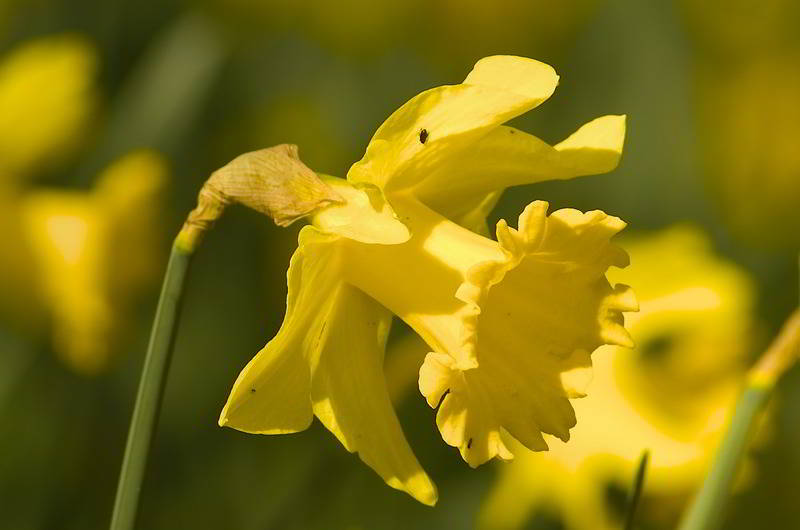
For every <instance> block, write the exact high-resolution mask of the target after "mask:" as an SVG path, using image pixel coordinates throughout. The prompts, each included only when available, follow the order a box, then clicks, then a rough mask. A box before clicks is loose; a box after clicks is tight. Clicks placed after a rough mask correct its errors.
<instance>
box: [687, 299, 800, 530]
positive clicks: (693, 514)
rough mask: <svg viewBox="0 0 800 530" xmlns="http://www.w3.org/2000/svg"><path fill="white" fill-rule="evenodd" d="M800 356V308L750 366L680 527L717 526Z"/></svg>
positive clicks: (710, 528) (711, 528)
mask: <svg viewBox="0 0 800 530" xmlns="http://www.w3.org/2000/svg"><path fill="white" fill-rule="evenodd" d="M798 356H800V309H796V310H795V311H794V313H792V315H791V316H790V317H789V319H788V320H787V321H786V323H785V324H784V326H783V328H782V329H781V331H780V333H779V334H778V336H777V337H776V338H775V340H774V341H773V343H772V344H771V345H770V347H769V348H768V349H767V351H766V352H765V353H764V355H763V356H762V357H761V358H760V359H759V360H758V362H757V363H756V365H755V366H754V367H753V368H752V369H751V370H750V372H749V374H748V377H747V383H746V386H745V389H744V392H742V395H741V397H740V398H739V403H738V404H737V406H736V412H735V414H734V417H733V420H732V421H731V425H730V427H729V429H728V432H727V434H726V435H725V438H724V439H723V440H722V444H721V446H720V448H719V451H718V452H717V456H716V459H715V460H714V462H713V464H712V465H711V471H710V472H709V473H708V476H707V477H706V480H705V482H704V483H703V486H702V487H701V488H700V491H699V492H698V493H697V496H696V497H695V498H694V500H693V501H692V504H691V505H690V506H689V509H688V510H687V511H686V514H685V515H684V517H683V520H682V522H681V525H680V527H679V530H715V529H717V528H720V527H721V525H722V521H723V510H724V508H725V506H726V504H727V499H728V496H729V494H730V491H731V487H732V485H733V481H734V479H735V478H736V471H737V469H738V467H739V463H740V462H741V460H742V458H743V457H744V455H745V453H746V450H747V446H748V442H749V441H750V438H751V435H752V433H753V431H754V430H755V426H756V424H757V421H756V420H757V418H758V417H759V413H760V412H761V411H762V410H763V408H764V406H765V405H766V403H767V401H768V400H769V397H770V396H771V394H772V390H773V389H774V388H775V383H776V382H777V380H778V379H779V378H780V376H781V375H783V374H784V373H785V372H786V371H787V370H788V369H789V368H791V367H792V365H793V364H794V363H795V362H796V361H797V359H798Z"/></svg>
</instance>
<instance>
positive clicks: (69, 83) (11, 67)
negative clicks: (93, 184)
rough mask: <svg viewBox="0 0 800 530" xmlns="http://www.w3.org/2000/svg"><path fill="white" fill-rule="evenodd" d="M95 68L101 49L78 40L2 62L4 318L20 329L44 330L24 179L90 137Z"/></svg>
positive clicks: (0, 277) (34, 46) (38, 47)
mask: <svg viewBox="0 0 800 530" xmlns="http://www.w3.org/2000/svg"><path fill="white" fill-rule="evenodd" d="M0 10H1V9H0ZM95 70H96V53H95V50H94V48H93V47H91V46H90V45H89V44H88V43H87V41H85V40H84V39H83V38H81V37H79V36H75V35H56V36H48V37H43V38H39V39H34V40H31V41H27V42H25V43H24V44H22V45H20V46H19V47H17V48H15V49H14V50H13V51H11V52H10V53H8V54H7V55H6V56H5V57H3V59H2V61H1V62H0V233H2V234H3V244H2V245H0V301H2V302H3V303H2V304H0V314H2V319H3V321H4V322H10V323H12V325H13V327H15V328H18V329H24V330H26V331H31V330H34V329H38V328H40V324H41V320H42V318H41V311H39V309H40V308H41V304H40V303H39V301H38V300H36V298H35V296H36V295H35V294H34V293H35V290H36V289H35V282H36V279H35V278H34V275H33V274H32V270H31V266H30V264H31V260H32V257H31V255H30V250H29V249H28V248H27V246H26V244H25V241H24V238H23V236H22V232H23V231H22V226H21V221H20V204H19V203H20V199H19V195H20V193H21V192H22V188H23V185H22V184H23V179H24V178H25V177H29V176H30V174H31V173H32V172H34V171H35V170H36V169H38V168H41V167H42V166H47V165H49V164H51V163H52V162H53V161H55V160H57V159H59V158H60V157H62V156H63V155H65V154H66V152H67V151H68V150H69V149H70V148H71V147H73V146H74V145H75V144H76V143H77V142H78V141H79V139H80V138H81V137H82V132H83V130H84V129H85V128H86V125H87V121H88V117H89V116H90V115H91V112H92V109H93V107H94V103H95V99H96V98H95V84H94V83H95V79H94V78H95ZM19 300H26V301H27V303H23V304H20V303H16V301H19Z"/></svg>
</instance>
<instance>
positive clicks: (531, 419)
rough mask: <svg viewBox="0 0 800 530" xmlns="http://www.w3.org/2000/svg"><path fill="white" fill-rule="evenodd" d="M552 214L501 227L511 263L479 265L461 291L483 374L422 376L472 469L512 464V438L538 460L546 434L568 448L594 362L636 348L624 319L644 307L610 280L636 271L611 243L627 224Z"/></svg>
mask: <svg viewBox="0 0 800 530" xmlns="http://www.w3.org/2000/svg"><path fill="white" fill-rule="evenodd" d="M546 211H547V204H546V203H543V202H535V203H533V204H531V205H530V206H528V208H526V210H525V212H523V214H522V215H521V216H520V222H519V229H518V230H514V229H511V228H509V227H508V226H507V225H506V224H505V222H504V221H501V222H500V223H498V229H497V239H498V241H499V242H500V245H501V246H502V248H503V249H504V250H505V251H506V252H507V254H508V259H506V260H504V261H495V262H485V263H481V264H477V265H475V266H474V267H473V268H472V270H471V271H470V273H469V274H468V281H467V282H465V283H464V284H462V286H461V288H459V290H458V293H457V296H458V297H459V298H460V299H462V300H464V301H465V302H469V303H472V304H474V306H475V307H476V311H475V312H474V313H473V321H472V323H471V324H470V325H471V327H472V328H473V330H474V333H475V338H476V345H475V355H476V357H477V361H478V366H477V368H472V369H466V370H465V369H462V368H460V367H458V366H456V364H455V363H452V362H449V364H448V362H447V361H446V357H447V356H443V355H442V354H441V353H437V354H431V355H429V356H428V357H427V358H426V360H425V364H424V365H423V368H422V370H421V371H420V390H421V391H422V392H423V394H424V395H425V396H426V398H427V399H428V403H429V404H430V405H431V406H432V407H435V406H437V405H439V413H438V414H437V424H438V425H439V428H440V431H441V432H442V436H443V438H444V439H445V441H446V442H448V443H449V444H451V445H454V446H456V447H458V448H459V449H460V451H461V454H462V456H463V457H464V459H465V460H466V461H467V462H468V463H469V464H470V465H472V466H476V465H479V464H481V463H483V462H485V461H486V460H488V459H490V458H493V457H495V456H497V457H500V458H507V455H506V452H507V448H505V446H503V445H501V444H499V443H498V442H497V441H498V440H501V434H502V432H503V431H504V430H505V431H507V432H508V433H509V434H511V435H512V436H513V437H514V438H516V439H517V440H519V441H520V442H522V443H523V444H524V445H525V446H527V447H529V448H530V449H533V450H543V449H546V447H547V446H546V444H545V442H544V439H543V437H542V433H548V434H553V435H555V436H557V437H559V438H561V439H563V440H566V439H568V438H569V429H570V428H571V427H572V426H573V425H574V424H575V415H574V412H573V410H572V406H571V405H570V404H569V401H568V398H574V397H578V396H580V395H581V394H582V389H581V388H579V387H578V386H576V385H577V384H580V383H582V382H585V377H582V376H583V375H584V373H585V370H586V369H587V368H588V367H590V366H591V361H590V353H591V352H592V351H594V350H595V349H596V348H597V347H599V346H600V345H602V344H609V343H611V344H620V345H627V346H630V345H632V343H631V341H630V337H629V336H628V334H627V332H626V331H625V329H624V327H623V326H622V315H621V312H622V311H632V310H635V309H636V304H635V299H634V298H633V297H632V295H631V293H630V290H629V289H628V288H627V287H626V286H622V285H618V286H617V287H616V288H612V287H611V286H610V285H609V283H608V281H607V280H606V278H605V272H606V269H608V267H609V266H618V267H623V266H625V265H627V255H626V254H625V252H624V251H622V250H621V249H619V248H618V247H616V246H615V245H612V244H611V243H610V242H609V239H610V238H611V236H613V235H614V234H615V233H616V232H618V231H619V230H621V229H622V227H623V226H624V223H623V222H622V221H620V220H619V219H617V218H615V217H610V216H607V215H606V214H604V213H603V212H589V213H585V214H584V213H581V212H578V211H576V210H559V211H556V212H555V213H553V214H552V215H550V216H549V217H547V216H546ZM440 400H441V404H439V401H440Z"/></svg>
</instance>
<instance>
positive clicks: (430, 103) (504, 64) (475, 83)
mask: <svg viewBox="0 0 800 530" xmlns="http://www.w3.org/2000/svg"><path fill="white" fill-rule="evenodd" d="M557 84H558V76H557V75H556V73H555V71H554V70H553V68H552V67H550V66H549V65H546V64H544V63H541V62H539V61H534V60H532V59H526V58H523V57H513V56H502V55H498V56H492V57H486V58H484V59H481V60H480V61H478V63H477V64H476V65H475V67H474V68H473V70H472V72H470V73H469V75H468V76H467V78H466V79H465V80H464V82H463V83H462V84H460V85H453V86H442V87H437V88H433V89H431V90H427V91H425V92H423V93H421V94H419V95H418V96H416V97H414V98H413V99H411V100H410V101H408V102H407V103H406V104H405V105H403V106H402V107H400V108H399V109H398V110H396V111H395V112H394V113H393V114H392V115H391V116H390V117H389V119H387V120H386V121H385V122H384V123H383V125H381V126H380V128H379V129H378V131H377V132H376V133H375V136H373V138H372V140H371V141H370V143H369V145H368V146H367V152H366V154H365V155H364V158H362V159H361V161H359V162H357V163H356V164H354V165H353V167H351V168H350V171H349V172H348V175H347V179H348V180H350V181H353V182H369V183H372V184H375V185H376V186H378V187H379V188H381V189H384V190H385V191H386V190H388V188H390V187H391V188H392V189H394V190H397V189H400V188H405V187H408V186H411V185H413V184H416V183H418V182H420V181H421V180H422V179H424V178H426V176H427V173H428V172H429V171H430V170H431V169H432V168H435V167H437V166H438V165H439V164H441V163H442V161H444V160H451V159H453V158H455V157H457V156H459V155H460V153H461V152H463V151H464V150H465V149H466V148H468V147H469V146H470V145H472V144H473V143H474V142H475V141H477V140H478V139H479V138H481V137H482V136H484V135H485V134H487V133H488V132H489V131H491V130H492V129H493V128H495V127H497V126H498V125H500V124H502V123H504V122H506V121H508V120H510V119H511V118H514V117H515V116H519V115H520V114H523V113H524V112H527V111H529V110H530V109H532V108H534V107H536V106H537V105H539V104H540V103H542V102H543V101H545V100H546V99H547V98H549V97H550V95H551V94H552V93H553V91H554V90H555V87H556V85H557Z"/></svg>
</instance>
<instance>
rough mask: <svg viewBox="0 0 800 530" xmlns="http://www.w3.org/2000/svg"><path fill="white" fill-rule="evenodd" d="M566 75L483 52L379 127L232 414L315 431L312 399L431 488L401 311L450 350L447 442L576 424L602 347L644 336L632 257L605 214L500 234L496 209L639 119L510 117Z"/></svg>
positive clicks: (398, 474)
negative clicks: (393, 370) (407, 390)
mask: <svg viewBox="0 0 800 530" xmlns="http://www.w3.org/2000/svg"><path fill="white" fill-rule="evenodd" d="M557 81H558V76H556V74H555V72H554V71H553V69H552V68H551V67H549V66H548V65H546V64H543V63H540V62H537V61H533V60H530V59H524V58H520V57H511V56H495V57H488V58H485V59H482V60H481V61H479V62H478V63H477V64H476V65H475V68H474V69H473V70H472V72H470V74H469V75H468V76H467V78H466V79H465V81H464V82H463V83H462V84H459V85H453V86H443V87H438V88H434V89H431V90H428V91H426V92H423V93H422V94H420V95H418V96H416V97H415V98H413V99H412V100H410V101H409V102H408V103H406V104H405V105H403V106H402V107H401V108H400V109H398V110H397V111H396V112H395V113H394V114H392V115H391V116H390V117H389V119H388V120H387V121H386V122H385V123H384V124H383V125H382V126H381V127H380V128H379V129H378V131H377V132H376V133H375V136H374V137H373V139H372V140H371V141H370V144H369V146H368V147H367V151H366V154H365V156H364V158H363V159H362V160H361V161H359V162H357V163H356V164H354V165H353V166H352V168H351V169H350V171H349V173H348V175H347V180H341V179H336V178H333V177H326V178H325V181H326V182H327V183H328V185H329V186H331V188H332V189H333V191H335V192H336V193H337V194H338V195H339V196H340V197H341V198H342V200H343V201H344V202H343V203H342V204H334V205H332V206H329V207H327V208H325V209H323V210H321V211H320V212H319V213H317V214H315V215H314V216H313V217H312V226H307V227H304V228H303V230H302V231H301V232H300V238H299V248H298V250H297V251H296V252H295V254H294V256H293V258H292V261H291V264H290V267H289V273H288V283H289V294H288V300H287V311H286V317H285V319H284V322H283V325H282V326H281V329H280V330H279V332H278V334H277V336H276V337H275V338H274V339H273V340H272V341H270V342H269V343H268V344H267V345H266V346H265V347H264V348H263V349H262V350H261V352H259V353H258V355H256V357H255V358H253V360H252V361H251V362H250V363H249V364H248V365H247V367H246V368H245V369H244V370H243V371H242V373H241V374H240V375H239V378H238V379H237V381H236V383H235V385H234V387H233V390H232V392H231V395H230V397H229V399H228V402H227V404H226V405H225V407H224V409H223V411H222V414H221V416H220V424H221V425H227V426H230V427H233V428H236V429H239V430H243V431H246V432H253V433H264V434H277V433H287V432H295V431H299V430H302V429H305V428H307V427H308V426H309V425H310V423H311V421H312V419H313V416H315V415H316V416H317V417H318V418H319V419H320V420H321V421H322V423H323V424H324V425H325V426H326V427H327V428H328V429H329V430H330V431H331V432H333V433H334V434H335V435H336V436H337V438H338V439H339V440H340V441H341V442H342V444H343V445H344V446H345V447H346V448H347V449H348V450H350V451H357V452H358V453H359V455H360V457H361V459H362V460H364V462H366V463H367V464H368V465H370V467H372V468H373V469H375V470H376V471H377V472H378V474H380V475H381V477H383V478H384V480H386V482H387V483H388V484H389V485H391V486H392V487H395V488H398V489H402V490H405V491H407V492H408V493H409V494H411V495H412V496H414V497H415V498H417V499H418V500H420V501H421V502H424V503H427V504H433V503H435V502H436V499H437V493H436V489H435V487H434V485H433V483H432V482H431V481H430V479H429V478H428V476H427V474H426V473H425V472H424V471H423V470H422V468H421V466H420V465H419V463H418V461H417V459H416V457H415V456H414V454H413V452H412V451H411V449H410V447H409V445H408V443H407V441H406V440H405V437H404V436H403V433H402V430H401V428H400V425H399V422H398V420H397V417H396V415H395V412H394V409H393V408H392V405H391V401H390V399H389V394H388V391H387V387H386V382H385V379H384V376H383V369H382V361H383V355H384V348H385V343H386V336H387V333H388V330H389V327H390V324H391V319H392V314H394V315H396V316H398V317H400V318H401V319H403V320H404V321H405V322H406V323H407V324H408V325H410V326H411V327H412V328H413V329H414V331H416V332H417V333H418V334H419V335H420V336H421V337H422V338H423V339H424V340H425V341H426V342H427V344H428V346H429V347H430V349H431V350H432V351H433V353H431V354H430V355H429V356H428V357H427V358H426V360H425V363H424V365H423V366H422V368H421V370H420V379H419V384H420V390H421V392H422V393H423V394H424V395H425V397H426V398H427V400H428V403H429V404H430V405H431V406H432V407H437V406H439V413H438V415H437V424H438V425H439V429H440V431H441V433H442V436H443V438H444V439H445V441H446V442H447V443H448V444H450V445H453V446H455V447H458V448H459V450H460V451H461V454H462V456H463V457H464V459H465V460H466V461H467V462H468V463H469V464H470V465H472V466H477V465H479V464H481V463H483V462H485V461H487V460H489V459H491V458H493V457H496V456H497V457H501V458H510V457H511V456H512V455H511V452H510V450H509V448H508V447H507V445H506V443H507V442H506V441H505V440H506V439H507V438H510V437H514V438H516V439H518V440H519V441H521V442H522V443H523V444H524V445H526V446H528V447H530V448H531V449H537V450H541V449H545V448H546V444H545V443H544V439H543V438H542V433H550V434H555V435H557V436H558V437H560V438H561V439H564V440H566V439H567V438H568V437H569V429H570V427H572V426H573V425H574V423H575V417H574V413H573V410H572V407H571V405H570V404H569V401H568V398H573V397H578V396H580V395H582V392H581V386H582V383H583V382H585V375H586V370H587V369H588V368H589V366H590V364H591V363H590V354H591V352H592V351H593V350H594V349H595V348H597V347H598V346H600V345H601V344H619V345H631V342H630V338H629V336H628V334H627V332H626V331H625V329H624V327H623V326H622V315H621V312H622V311H632V310H635V309H636V301H635V299H634V297H633V295H632V293H631V291H630V290H629V289H628V288H627V287H625V286H622V285H618V286H617V287H616V288H614V287H612V286H611V285H610V284H609V282H608V281H607V280H606V277H605V272H606V270H607V269H608V268H609V267H610V266H612V265H613V266H617V267H624V266H626V265H627V255H626V254H625V252H624V251H622V250H621V249H620V248H618V247H616V246H615V245H613V244H611V243H610V241H609V239H610V238H611V237H612V236H613V235H614V234H616V233H617V232H618V231H619V230H621V229H622V228H623V227H624V223H623V222H622V221H620V220H619V219H617V218H615V217H610V216H608V215H606V214H604V213H603V212H599V211H594V212H589V213H581V212H578V211H576V210H569V209H566V210H559V211H556V212H554V213H552V214H551V215H549V216H548V215H547V208H548V206H547V203H544V202H534V203H532V204H531V205H529V206H528V207H527V208H526V209H525V211H524V212H523V214H522V215H521V216H520V220H519V223H518V228H516V229H514V228H509V227H508V225H507V224H506V223H505V221H501V222H500V223H498V226H497V241H494V240H491V239H489V238H487V237H484V236H483V235H480V233H476V232H482V233H485V232H486V215H487V214H488V212H489V210H491V208H492V207H493V205H494V203H495V202H496V200H497V199H498V197H499V195H500V194H501V193H502V191H503V189H505V188H506V187H508V186H514V185H518V184H524V183H531V182H538V181H542V180H552V179H566V178H571V177H576V176H580V175H586V174H593V173H601V172H605V171H609V170H611V169H613V168H614V167H615V166H616V164H617V162H618V160H619V156H620V154H621V150H622V143H623V139H624V117H622V116H605V117H602V118H598V119H596V120H594V121H592V122H590V123H588V124H586V125H584V126H583V127H581V128H580V129H579V130H578V131H577V132H575V133H574V134H573V135H571V136H570V137H569V138H567V139H566V140H564V141H563V142H561V143H559V144H556V145H555V146H550V145H548V144H546V143H545V142H543V141H541V140H539V139H538V138H536V137H534V136H531V135H529V134H527V133H524V132H522V131H519V130H517V129H514V128H512V127H506V126H503V125H502V124H503V123H504V122H506V121H508V120H509V119H511V118H513V117H515V116H518V115H520V114H522V113H524V112H526V111H528V110H530V109H532V108H534V107H536V106H537V105H539V104H540V103H542V102H543V101H544V100H546V99H547V98H548V97H549V96H550V95H551V94H552V93H553V90H554V89H555V87H556V84H557Z"/></svg>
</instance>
